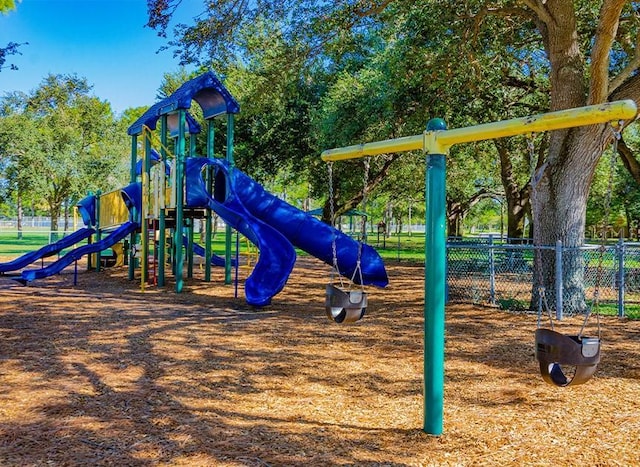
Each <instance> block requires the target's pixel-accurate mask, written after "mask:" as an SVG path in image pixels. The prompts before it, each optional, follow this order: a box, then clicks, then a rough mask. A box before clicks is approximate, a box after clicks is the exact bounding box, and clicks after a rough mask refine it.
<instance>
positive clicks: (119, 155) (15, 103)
mask: <svg viewBox="0 0 640 467" xmlns="http://www.w3.org/2000/svg"><path fill="white" fill-rule="evenodd" d="M90 90H91V86H89V84H88V83H87V81H86V80H85V79H83V78H78V77H76V76H62V75H49V76H47V77H46V78H45V79H44V80H43V81H42V83H41V84H40V86H39V87H38V88H36V89H35V90H34V91H32V92H31V93H30V94H28V95H15V94H14V95H12V96H9V97H8V98H7V100H4V101H3V105H2V107H1V108H2V109H3V110H4V111H5V112H6V113H5V114H3V116H2V117H1V118H2V125H1V126H2V128H3V133H2V136H4V137H3V138H2V139H1V140H0V154H6V155H7V156H8V157H10V158H11V160H10V162H9V164H8V168H7V173H8V174H9V179H10V180H12V181H13V187H14V189H15V193H16V196H18V197H19V198H20V199H23V198H24V197H25V196H31V197H34V198H40V199H42V200H44V201H45V202H46V204H47V206H48V209H49V213H50V216H51V230H52V231H54V232H55V231H57V230H58V219H59V217H60V215H61V214H62V213H63V210H66V209H67V208H68V207H69V206H72V205H73V204H74V203H75V201H77V200H78V199H79V198H80V197H81V196H84V195H85V194H86V191H89V190H91V191H97V190H108V189H111V188H114V187H115V186H121V183H122V179H121V177H119V176H117V175H113V174H114V168H116V167H118V165H120V164H121V163H122V161H123V159H124V160H126V157H127V155H126V154H127V151H128V145H127V142H126V136H125V134H124V132H120V131H118V130H119V127H118V125H117V122H116V121H115V119H114V116H113V112H112V111H111V107H110V105H109V104H108V103H106V102H103V101H101V100H100V99H98V98H96V97H93V96H91V95H89V92H90ZM20 97H22V98H23V99H22V101H20ZM123 175H124V176H126V172H125V173H124V174H123ZM67 212H68V211H67ZM65 227H66V226H65Z"/></svg>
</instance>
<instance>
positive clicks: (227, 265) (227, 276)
mask: <svg viewBox="0 0 640 467" xmlns="http://www.w3.org/2000/svg"><path fill="white" fill-rule="evenodd" d="M227 162H229V166H230V168H231V170H230V172H229V173H233V166H234V160H233V114H227ZM228 185H229V184H227V186H226V187H225V188H226V190H227V195H228V194H229V189H230V188H229V186H228ZM224 233H225V238H224V283H225V284H227V285H228V284H231V237H232V232H231V226H230V225H229V224H227V225H226V226H225V232H224Z"/></svg>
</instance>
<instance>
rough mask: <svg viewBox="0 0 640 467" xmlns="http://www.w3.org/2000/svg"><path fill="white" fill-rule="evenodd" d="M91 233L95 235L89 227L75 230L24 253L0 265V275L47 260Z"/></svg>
mask: <svg viewBox="0 0 640 467" xmlns="http://www.w3.org/2000/svg"><path fill="white" fill-rule="evenodd" d="M93 233H95V230H94V229H91V228H89V227H84V228H82V229H80V230H76V231H75V232H73V233H72V234H70V235H67V236H66V237H64V238H61V239H60V240H58V241H57V242H55V243H50V244H49V245H45V246H43V247H42V248H40V249H38V250H35V251H30V252H29V253H25V254H24V255H22V256H20V257H19V258H16V259H14V260H12V261H9V262H6V263H0V273H2V272H10V271H17V270H18V269H22V268H24V267H26V266H28V265H30V264H31V263H33V262H34V261H37V260H39V259H40V258H47V257H49V256H53V255H55V254H56V253H59V252H60V251H62V250H64V249H65V248H69V247H71V246H73V245H75V244H76V243H79V242H81V241H82V240H86V239H87V238H89V237H90V236H91V235H92V234H93Z"/></svg>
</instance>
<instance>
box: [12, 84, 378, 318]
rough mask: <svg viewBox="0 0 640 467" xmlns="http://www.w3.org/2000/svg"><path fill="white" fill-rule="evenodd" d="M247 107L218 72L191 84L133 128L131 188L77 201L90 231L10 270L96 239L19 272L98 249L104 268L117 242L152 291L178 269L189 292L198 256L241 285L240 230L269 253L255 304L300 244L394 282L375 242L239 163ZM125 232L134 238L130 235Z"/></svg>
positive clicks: (250, 286) (207, 273)
mask: <svg viewBox="0 0 640 467" xmlns="http://www.w3.org/2000/svg"><path fill="white" fill-rule="evenodd" d="M194 101H195V102H196V103H197V104H198V105H199V107H200V110H201V112H202V115H203V117H204V120H205V126H206V129H205V131H206V151H205V152H206V154H204V155H202V156H199V155H198V154H197V144H196V136H197V135H198V134H200V133H201V131H202V128H201V125H200V124H199V123H198V122H197V121H196V119H195V118H194V117H193V116H192V115H191V113H190V112H189V109H190V108H191V105H192V103H193V102H194ZM239 111H240V106H239V104H238V103H237V102H236V100H235V99H234V98H233V96H231V94H230V93H229V92H228V90H227V89H226V88H225V87H224V86H223V85H222V83H221V82H220V81H219V80H218V78H217V77H216V76H215V75H214V74H213V73H211V72H208V73H205V74H203V75H200V76H198V77H196V78H194V79H192V80H190V81H187V82H186V83H184V84H183V85H182V86H181V87H180V88H179V89H177V90H176V91H175V92H174V93H173V94H172V95H171V96H169V97H167V98H165V99H163V100H161V101H160V102H157V103H156V104H154V105H153V106H151V107H150V108H149V109H148V110H147V111H146V112H145V113H144V114H143V115H142V116H141V117H140V118H138V119H137V120H136V121H135V122H134V123H133V124H132V125H131V126H130V127H129V129H128V134H129V135H130V136H131V165H130V182H131V183H130V185H128V186H127V187H125V188H123V189H121V190H115V191H113V192H110V193H105V194H100V193H98V194H96V195H89V196H88V197H86V198H85V199H83V200H82V201H80V202H79V203H78V206H77V207H78V209H79V211H80V213H81V214H82V218H83V221H84V223H85V225H86V228H85V229H83V230H82V231H81V233H78V234H75V235H74V236H73V238H71V237H67V238H66V239H63V241H61V242H59V243H58V244H56V245H53V246H49V247H48V248H46V249H44V250H42V251H40V250H39V252H34V253H32V254H28V255H25V256H24V257H22V258H21V259H19V260H14V261H12V262H10V263H5V264H4V265H0V268H2V267H3V266H4V268H5V269H4V271H16V270H19V269H21V268H23V267H25V266H26V265H28V264H30V263H32V262H33V261H35V260H36V259H38V258H41V257H44V256H50V255H53V254H55V253H59V252H61V251H62V250H63V249H64V248H67V247H68V246H70V245H73V244H74V243H77V242H78V241H82V240H85V239H89V244H88V245H84V246H81V247H79V248H75V249H74V250H72V251H71V252H69V253H67V254H65V255H64V256H62V257H60V258H59V259H58V260H57V261H55V262H54V263H52V264H50V265H49V266H47V267H45V268H41V269H27V270H23V271H22V272H21V273H20V275H19V276H17V277H15V278H16V279H17V280H19V281H20V282H22V283H28V282H31V281H33V280H36V279H40V278H43V277H47V276H50V275H52V274H56V273H58V272H60V271H61V270H62V269H64V268H65V267H67V266H68V265H70V264H72V263H73V262H75V261H77V260H78V259H79V258H81V257H82V256H84V255H90V256H89V257H90V261H89V263H90V267H91V264H92V263H93V265H94V266H93V267H95V268H96V269H99V268H100V265H101V259H102V258H101V256H102V252H103V251H104V250H105V249H107V248H114V249H115V250H118V251H123V254H124V255H126V256H127V258H128V277H129V279H130V280H133V279H135V276H136V268H137V267H139V268H140V274H139V277H140V282H141V288H142V289H143V290H144V288H145V287H146V286H147V285H148V283H149V281H150V280H152V281H153V282H154V283H155V284H157V286H159V287H163V286H165V285H166V274H167V268H168V267H170V271H172V272H173V276H174V280H175V292H177V293H180V292H182V290H183V287H184V270H185V260H186V263H187V264H186V266H187V267H186V274H187V277H192V275H193V266H194V254H200V255H202V256H204V280H205V282H209V281H211V267H212V266H221V267H224V282H225V284H231V283H232V277H231V272H232V267H233V265H234V264H235V265H236V267H237V266H238V264H237V261H234V258H232V236H233V232H232V229H235V230H236V231H237V232H239V233H241V234H242V235H244V236H245V237H246V238H247V239H248V240H250V241H251V242H252V243H253V244H255V245H256V246H257V248H258V250H259V256H258V259H257V261H256V262H255V265H254V267H253V269H252V271H251V273H250V274H249V276H248V277H247V279H246V280H245V284H244V291H245V297H246V301H247V303H249V304H250V305H252V306H257V307H261V306H265V305H268V304H269V303H270V302H271V299H272V298H273V296H275V295H276V294H277V293H279V292H280V291H281V290H282V288H283V287H284V286H285V284H286V282H287V279H288V277H289V274H290V273H291V271H292V269H293V266H294V263H295V260H296V252H295V248H300V249H302V250H304V251H305V252H307V253H309V254H311V255H312V256H314V257H316V258H319V259H320V260H322V261H324V262H325V263H327V264H329V265H334V263H335V256H336V255H337V263H338V265H339V273H340V274H341V275H343V276H345V277H349V278H350V277H352V276H353V273H354V270H356V269H357V268H361V270H362V275H361V279H360V280H361V282H362V284H363V285H369V284H371V285H375V286H378V287H384V286H386V285H387V283H388V278H387V274H386V271H385V267H384V263H383V262H382V259H381V258H380V256H379V255H378V253H377V252H376V251H375V250H374V249H373V248H372V247H370V246H369V245H361V244H359V242H357V241H355V240H353V239H352V238H351V237H350V236H348V235H346V234H343V233H342V232H340V231H339V230H337V229H334V228H333V227H331V226H329V225H327V224H325V223H323V222H321V221H319V220H318V219H316V218H315V217H313V216H312V215H310V214H308V213H305V212H303V211H300V210H299V209H297V208H295V207H294V206H291V205H289V204H288V203H286V202H284V201H282V200H280V199H278V198H277V197H276V196H274V195H272V194H270V193H268V192H267V191H266V190H264V188H263V187H262V186H261V185H260V184H259V183H257V182H255V181H254V180H252V179H251V178H250V177H248V176H247V175H245V174H244V173H242V172H241V171H240V170H238V169H237V168H236V167H235V163H234V158H233V139H234V136H233V135H234V115H235V114H237V113H238V112H239ZM217 117H226V129H227V134H226V148H224V149H225V151H224V152H225V157H224V158H216V157H215V150H214V136H215V133H214V124H213V123H214V119H215V118H217ZM187 148H188V149H187ZM214 212H215V213H216V214H217V215H218V216H219V217H220V218H222V219H223V220H224V222H225V224H226V228H225V251H224V256H223V257H222V256H217V255H215V254H214V253H213V251H212V231H213V229H212V223H213V213H214ZM196 219H204V221H205V231H204V234H205V241H204V247H203V246H200V245H198V244H196V243H195V242H194V221H195V220H196ZM125 239H128V242H123V241H124V240H125ZM69 242H71V243H69ZM122 243H124V244H127V243H128V246H129V247H128V248H126V249H125V248H122V247H119V245H121V244H122ZM334 245H335V248H334ZM334 252H335V254H334ZM92 255H93V256H92ZM152 268H153V277H151V276H152V275H151V270H152ZM0 270H1V269H0Z"/></svg>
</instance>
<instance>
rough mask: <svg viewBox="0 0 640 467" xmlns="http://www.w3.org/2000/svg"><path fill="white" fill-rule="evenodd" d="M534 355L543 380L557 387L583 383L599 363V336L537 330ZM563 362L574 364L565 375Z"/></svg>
mask: <svg viewBox="0 0 640 467" xmlns="http://www.w3.org/2000/svg"><path fill="white" fill-rule="evenodd" d="M536 358H537V360H538V362H539V363H540V373H541V374H542V379H544V380H545V381H546V382H547V383H549V384H554V385H556V386H561V387H565V386H576V385H578V384H583V383H586V382H587V381H588V380H589V379H591V377H592V376H593V374H594V373H595V372H596V367H597V365H598V363H599V362H600V339H598V338H597V337H580V336H566V335H564V334H560V333H559V332H556V331H553V330H551V329H542V328H541V329H538V330H536ZM562 365H565V366H573V367H575V373H574V375H573V377H572V378H568V377H567V376H566V375H565V373H564V372H563V370H562Z"/></svg>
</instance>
